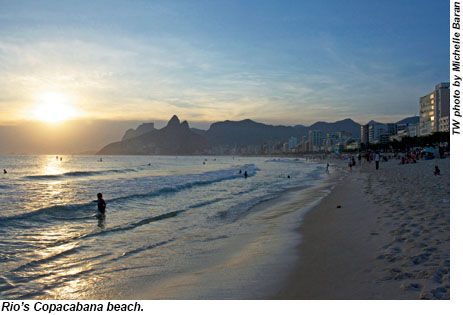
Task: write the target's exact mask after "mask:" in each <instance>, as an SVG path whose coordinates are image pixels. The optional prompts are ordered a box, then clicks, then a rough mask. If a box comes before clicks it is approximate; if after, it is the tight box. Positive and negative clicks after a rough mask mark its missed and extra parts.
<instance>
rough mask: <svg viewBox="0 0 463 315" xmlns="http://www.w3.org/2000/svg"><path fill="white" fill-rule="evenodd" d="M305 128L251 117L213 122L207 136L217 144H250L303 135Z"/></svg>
mask: <svg viewBox="0 0 463 315" xmlns="http://www.w3.org/2000/svg"><path fill="white" fill-rule="evenodd" d="M304 129H305V128H303V129H301V130H297V131H296V129H295V128H293V127H287V126H272V125H266V124H262V123H258V122H255V121H253V120H251V119H245V120H241V121H230V120H226V121H221V122H216V123H213V124H212V125H211V126H210V128H209V130H207V131H206V134H205V136H206V138H207V139H208V140H209V141H210V142H211V143H213V144H215V145H235V144H236V145H250V144H260V143H263V142H265V141H266V140H269V139H275V138H278V139H287V138H289V137H291V136H302V135H303V134H304ZM295 132H296V133H295Z"/></svg>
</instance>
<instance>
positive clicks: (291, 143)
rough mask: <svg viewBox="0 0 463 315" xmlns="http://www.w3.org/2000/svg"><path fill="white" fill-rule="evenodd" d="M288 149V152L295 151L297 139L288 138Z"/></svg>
mask: <svg viewBox="0 0 463 315" xmlns="http://www.w3.org/2000/svg"><path fill="white" fill-rule="evenodd" d="M288 147H289V149H290V150H293V149H296V147H297V138H296V137H290V138H289V141H288Z"/></svg>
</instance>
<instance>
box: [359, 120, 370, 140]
mask: <svg viewBox="0 0 463 315" xmlns="http://www.w3.org/2000/svg"><path fill="white" fill-rule="evenodd" d="M369 138H370V136H369V126H368V124H366V125H361V126H360V142H361V143H363V144H367V143H368V142H369Z"/></svg>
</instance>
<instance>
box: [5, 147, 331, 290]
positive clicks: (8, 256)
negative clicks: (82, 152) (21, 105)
mask: <svg viewBox="0 0 463 315" xmlns="http://www.w3.org/2000/svg"><path fill="white" fill-rule="evenodd" d="M60 158H62V160H61V159H60ZM60 158H57V157H56V156H45V155H41V156H0V168H1V169H7V170H8V173H7V174H1V175H0V298H3V299H35V298H45V299H47V298H51V299H87V298H88V299H100V298H115V299H117V298H216V297H217V298H241V297H248V296H251V297H252V296H257V295H252V294H251V295H246V293H245V291H246V288H248V291H249V290H251V291H252V290H254V289H253V288H255V284H256V283H258V282H259V280H256V279H262V277H264V278H265V277H267V278H269V279H272V278H275V275H268V272H264V273H263V274H264V275H265V276H262V274H261V275H260V276H257V278H256V274H258V273H259V270H258V269H259V268H257V267H256V266H264V265H265V266H268V265H272V261H273V263H275V261H278V262H280V265H281V264H282V263H281V262H283V261H284V259H283V260H280V258H277V256H275V255H277V254H278V253H280V252H281V247H286V246H287V241H289V238H288V235H290V234H285V233H289V231H293V230H294V228H295V226H296V225H297V223H298V221H299V220H300V216H301V213H302V212H301V211H302V210H301V209H302V208H303V207H302V206H301V205H305V204H307V202H312V201H313V202H315V201H316V200H318V199H319V198H320V197H321V196H323V194H326V192H327V191H326V189H325V188H323V189H321V187H325V186H323V185H324V183H325V182H326V180H327V175H326V174H325V169H324V165H321V164H317V163H311V162H307V161H306V160H305V159H294V158H282V159H277V158H265V157H253V158H247V157H246V158H244V157H231V156H230V157H211V156H208V157H204V156H202V157H201V156H194V157H180V156H179V157H175V156H104V157H102V161H100V157H97V156H60ZM240 170H241V174H240V173H239V171H240ZM245 171H246V172H247V173H248V178H244V176H243V173H244V172H245ZM288 175H289V176H290V178H288ZM301 189H305V190H304V191H305V193H304V195H303V197H301V196H302V195H300V196H299V197H300V198H302V199H304V200H303V201H301V202H300V203H299V204H297V205H294V204H293V206H281V205H280V206H278V204H276V205H275V204H274V203H272V202H271V201H272V200H275V198H278V197H280V199H281V196H282V193H283V192H286V193H287V196H289V194H290V193H297V192H298V191H301ZM317 189H318V191H319V193H317V194H314V195H313V196H311V197H310V198H309V199H307V198H308V197H307V196H308V195H310V192H311V191H312V192H314V191H317ZM320 189H321V190H320ZM98 192H101V193H103V198H104V199H105V200H106V203H107V215H106V218H105V219H104V220H101V219H100V220H99V219H97V218H96V217H95V214H96V212H97V206H96V203H94V202H92V201H93V200H95V199H96V194H97V193H98ZM296 199H297V198H296ZM302 199H301V200H302ZM285 235H286V236H285ZM285 242H286V243H285ZM264 262H265V263H264ZM217 266H222V267H220V268H218V267H217ZM224 266H225V267H224ZM240 270H241V271H240ZM243 270H246V271H245V273H244V274H243V272H242V271H243ZM266 270H270V269H266ZM240 272H241V273H240ZM259 277H260V278H259ZM205 279H207V281H206V280H205ZM237 279H239V281H238V280H237ZM253 283H254V284H253ZM253 285H254V287H253ZM179 288H180V289H179ZM182 290H183V291H182ZM180 292H189V293H188V294H187V293H180ZM191 292H196V293H194V294H192V293H191ZM199 292H201V293H199ZM236 292H240V293H239V294H237V293H236ZM182 294H183V295H182ZM195 294H196V295H195Z"/></svg>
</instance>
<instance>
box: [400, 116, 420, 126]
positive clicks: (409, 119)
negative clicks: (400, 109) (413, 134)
mask: <svg viewBox="0 0 463 315" xmlns="http://www.w3.org/2000/svg"><path fill="white" fill-rule="evenodd" d="M419 121H420V116H411V117H407V118H404V119H402V120H400V121H398V122H396V124H416V123H417V122H419Z"/></svg>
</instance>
